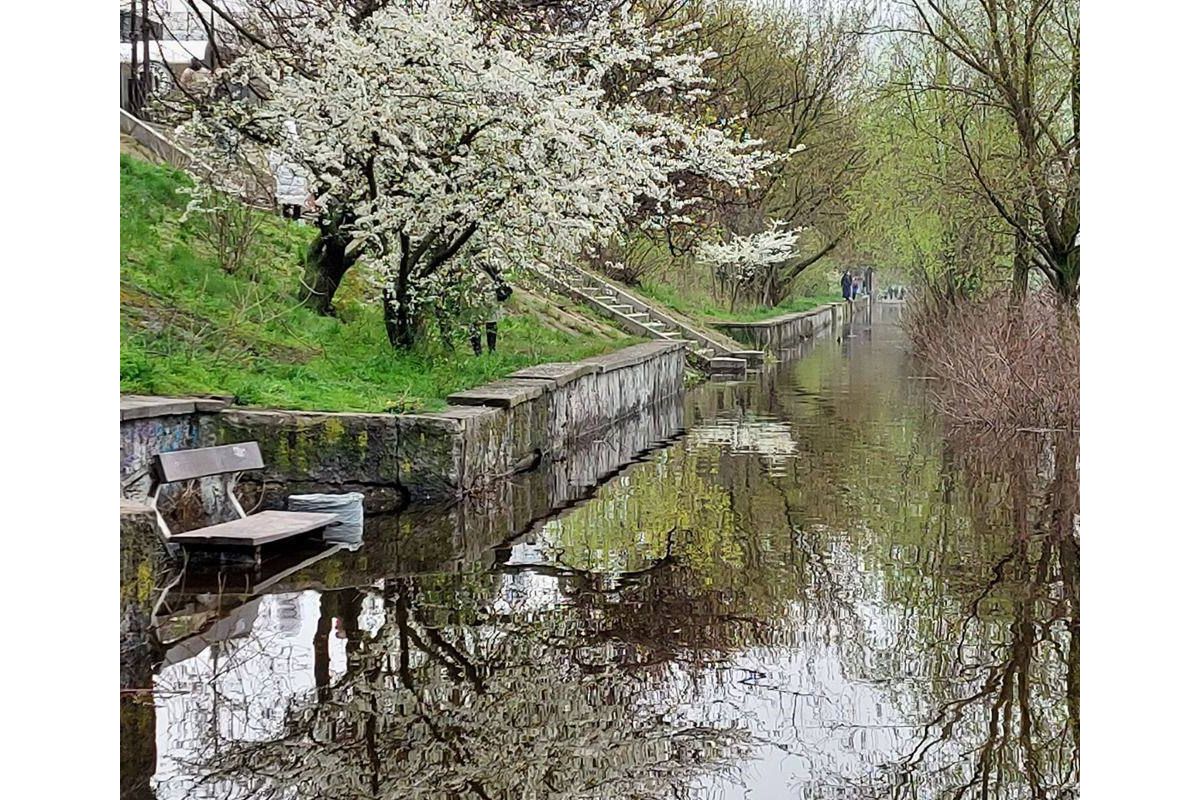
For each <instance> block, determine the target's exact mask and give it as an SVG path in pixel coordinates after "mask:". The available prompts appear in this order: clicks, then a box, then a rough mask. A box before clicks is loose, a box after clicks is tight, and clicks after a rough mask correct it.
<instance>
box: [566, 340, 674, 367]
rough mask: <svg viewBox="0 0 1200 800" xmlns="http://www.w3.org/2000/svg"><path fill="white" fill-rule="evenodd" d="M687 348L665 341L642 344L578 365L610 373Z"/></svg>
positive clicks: (593, 357) (596, 357)
mask: <svg viewBox="0 0 1200 800" xmlns="http://www.w3.org/2000/svg"><path fill="white" fill-rule="evenodd" d="M686 347H687V342H683V341H680V342H668V341H666V340H663V341H658V342H645V343H643V344H635V345H633V346H631V347H626V348H624V349H622V350H618V351H617V352H615V353H606V354H605V355H602V356H592V357H591V358H585V359H583V361H581V362H580V363H582V364H593V365H595V366H596V367H597V368H598V371H599V372H612V371H613V370H618V369H624V368H625V367H632V366H635V365H637V364H643V363H645V362H647V361H650V360H651V359H653V358H657V357H658V356H660V355H662V354H663V353H670V352H672V351H674V350H683V349H685V348H686Z"/></svg>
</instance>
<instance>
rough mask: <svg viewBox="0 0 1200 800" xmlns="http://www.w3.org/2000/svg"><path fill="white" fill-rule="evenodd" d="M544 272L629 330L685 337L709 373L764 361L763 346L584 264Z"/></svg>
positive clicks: (734, 371)
mask: <svg viewBox="0 0 1200 800" xmlns="http://www.w3.org/2000/svg"><path fill="white" fill-rule="evenodd" d="M543 274H544V275H545V277H546V280H547V281H548V282H549V283H550V285H551V287H552V288H553V289H555V290H557V291H559V292H561V293H563V294H565V295H567V296H569V297H572V298H574V299H575V300H578V301H579V302H581V303H583V304H584V305H586V306H588V307H590V308H592V309H594V310H596V311H598V312H600V313H601V314H603V315H605V316H606V317H608V318H609V319H611V320H613V322H615V323H616V324H617V325H618V326H619V327H620V328H621V329H622V330H624V331H627V332H628V333H632V334H634V335H635V336H645V337H647V338H649V339H668V340H671V341H686V342H687V343H688V362H689V363H690V364H692V366H694V367H695V368H697V369H699V370H701V371H702V372H704V373H705V374H707V375H714V376H724V377H733V378H740V377H744V376H745V374H746V371H747V370H748V369H756V368H758V367H760V366H762V359H763V354H762V351H761V350H746V349H743V347H742V345H739V344H738V343H737V342H735V341H734V340H732V339H729V338H728V337H725V336H722V335H720V334H715V333H710V332H707V331H702V330H700V329H699V328H697V327H695V326H694V325H690V324H688V323H687V322H685V321H683V320H682V319H679V318H678V317H676V316H673V315H671V314H668V313H666V312H665V311H663V310H661V309H659V308H657V307H655V306H652V305H650V304H649V303H647V302H646V301H645V300H644V299H642V298H641V297H639V296H637V295H636V294H634V293H633V292H631V291H629V290H628V289H625V288H624V287H622V286H619V285H617V284H615V283H612V282H611V281H608V280H605V279H604V278H601V277H600V276H599V275H596V274H594V273H591V272H588V271H587V270H585V269H581V268H579V267H575V266H567V265H563V266H560V267H558V268H557V269H556V270H555V271H554V272H553V273H551V272H549V271H546V272H544V273H543Z"/></svg>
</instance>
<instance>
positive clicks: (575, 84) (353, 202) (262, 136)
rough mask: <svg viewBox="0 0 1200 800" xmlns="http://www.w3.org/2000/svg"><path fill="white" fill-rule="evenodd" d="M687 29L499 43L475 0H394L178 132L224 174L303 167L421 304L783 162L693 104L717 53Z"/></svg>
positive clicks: (620, 23)
mask: <svg viewBox="0 0 1200 800" xmlns="http://www.w3.org/2000/svg"><path fill="white" fill-rule="evenodd" d="M683 33H686V31H675V32H673V33H672V32H667V31H661V30H649V29H648V28H647V27H646V25H645V24H644V21H643V20H642V19H641V18H640V17H639V16H638V15H637V14H635V13H633V12H630V11H628V10H620V11H616V12H613V13H612V14H610V15H607V16H605V17H603V18H601V19H598V20H595V21H593V22H592V23H590V24H588V25H586V26H582V27H580V28H579V29H578V30H572V31H568V32H552V33H545V34H541V35H538V36H529V37H513V36H507V37H502V36H498V35H496V33H495V31H494V30H490V29H488V28H486V27H485V26H483V25H481V24H480V23H478V22H477V21H476V20H475V19H474V18H473V17H472V16H471V15H470V13H469V11H468V8H467V7H466V5H465V4H464V3H462V2H461V0H423V1H417V0H413V1H411V2H398V1H397V2H392V3H391V4H389V5H388V6H386V7H385V8H383V9H381V10H379V11H376V12H375V13H374V14H373V15H372V16H371V17H370V18H368V19H367V20H366V21H365V22H358V23H356V22H355V21H353V20H352V19H351V18H349V17H348V16H343V15H339V13H337V12H330V13H329V15H328V16H323V17H322V18H315V17H314V18H310V19H307V20H304V21H303V22H302V23H301V24H300V27H298V29H297V30H295V31H294V32H292V34H291V43H292V44H291V46H292V48H293V50H294V48H295V47H296V46H297V43H298V45H299V46H300V47H302V48H303V50H304V55H305V58H304V59H303V64H302V65H300V66H297V61H296V60H295V59H287V58H282V57H280V55H279V53H278V52H277V51H276V50H275V49H272V48H266V47H259V48H251V49H250V50H249V51H248V52H246V53H245V54H244V55H243V56H242V57H240V58H239V59H238V60H237V61H235V62H234V64H233V65H231V66H230V67H228V68H227V69H226V70H224V71H223V72H224V73H225V74H224V75H218V76H216V77H217V80H214V81H213V83H214V85H215V84H219V83H221V80H220V79H222V78H224V79H225V80H227V81H229V80H232V81H233V82H235V83H237V84H239V85H249V86H253V87H254V88H255V94H256V95H257V98H259V99H256V100H255V101H254V102H250V101H247V100H245V99H238V98H232V97H231V98H228V99H224V100H219V101H215V102H212V103H209V104H207V105H205V106H204V107H203V110H202V111H201V110H198V111H197V112H196V113H195V114H194V115H193V118H192V120H191V121H190V122H188V123H186V124H185V125H184V126H183V128H182V129H181V132H182V133H184V134H185V135H186V136H188V137H189V138H190V139H191V140H193V141H197V142H199V143H200V144H199V145H198V148H197V149H198V150H199V151H200V152H201V153H202V154H204V155H205V156H206V157H208V158H209V159H210V163H209V166H211V167H213V168H219V164H218V163H217V162H220V161H221V160H222V159H227V160H230V161H232V160H233V156H235V155H236V157H237V159H238V160H241V161H243V162H244V161H246V160H251V161H254V160H257V161H258V162H259V163H264V162H265V160H266V159H267V158H268V157H270V156H272V155H273V156H274V157H276V158H279V157H282V158H285V159H287V160H288V161H289V162H294V163H295V164H298V165H302V167H303V169H304V170H306V171H307V173H308V178H309V179H310V181H311V183H312V186H313V191H314V194H315V197H316V203H317V207H318V209H320V210H321V212H322V213H323V214H325V215H333V214H338V215H339V218H340V219H343V220H345V221H346V223H345V224H346V227H347V228H348V230H349V231H350V235H351V238H352V241H353V244H352V248H353V252H355V253H356V254H357V255H358V257H359V260H360V263H362V264H364V265H366V266H368V267H370V268H371V269H372V271H373V273H374V275H375V276H376V277H377V278H378V279H379V281H380V284H381V286H382V287H383V288H384V289H385V290H386V291H387V292H388V293H389V296H390V297H392V298H394V300H395V302H396V303H400V304H405V305H407V306H409V307H410V308H412V309H415V310H419V309H420V308H421V307H423V305H424V304H428V303H430V302H436V301H437V299H438V298H441V297H444V296H445V294H446V292H447V282H448V281H457V280H458V279H457V278H455V277H453V276H463V275H466V274H467V273H468V272H470V271H471V270H480V269H481V270H484V271H485V272H487V273H488V274H489V275H492V276H495V275H500V274H504V273H506V272H509V271H511V270H512V269H514V268H519V267H523V266H530V265H533V264H536V263H543V264H554V263H558V262H561V261H563V260H565V259H569V258H571V257H573V256H574V255H576V254H577V253H579V252H580V250H581V249H582V248H584V247H585V246H587V245H588V244H589V243H593V242H596V241H599V240H602V239H605V238H608V237H611V236H613V235H617V234H620V232H621V231H622V229H623V228H624V227H626V226H627V225H629V224H630V219H631V218H632V217H633V216H634V215H635V214H637V215H638V216H639V219H640V220H641V221H643V222H644V221H646V220H649V221H650V222H651V224H660V225H661V224H677V223H678V222H679V221H680V220H684V221H686V219H687V218H686V209H687V208H688V206H689V205H691V204H692V203H693V202H694V201H693V200H692V199H691V198H689V197H688V196H686V195H685V194H684V191H685V190H684V187H685V185H687V186H690V187H694V186H696V185H697V183H698V182H699V183H700V184H705V183H707V184H708V185H711V184H712V183H719V184H725V185H728V186H731V187H744V186H749V185H752V183H753V181H754V177H755V175H756V173H757V172H758V171H759V170H761V169H762V168H764V167H766V166H768V165H769V164H771V163H773V162H774V161H775V160H777V159H778V158H780V157H781V156H779V155H777V154H772V153H766V152H763V151H762V149H761V143H760V142H757V141H735V140H733V139H731V138H729V137H727V136H726V135H725V134H724V133H722V132H721V131H720V130H717V129H715V128H710V127H706V126H705V125H704V124H702V123H700V122H698V121H697V120H696V119H695V116H696V115H691V116H689V115H688V114H687V110H688V107H689V105H690V104H691V102H692V100H693V99H694V98H696V97H697V96H699V95H701V94H702V93H703V92H704V90H705V83H706V79H705V76H704V71H703V66H704V62H705V61H706V60H707V59H708V58H710V57H711V55H712V54H710V53H689V52H687V51H686V49H685V48H683V47H682V45H681V41H682V39H681V37H682V34H683ZM292 130H294V131H295V134H294V135H292V134H291V131H292ZM464 260H465V261H466V262H468V263H466V264H464V263H463V262H464ZM472 285H477V286H478V287H479V291H481V292H486V291H487V283H486V281H484V282H480V281H473V282H472Z"/></svg>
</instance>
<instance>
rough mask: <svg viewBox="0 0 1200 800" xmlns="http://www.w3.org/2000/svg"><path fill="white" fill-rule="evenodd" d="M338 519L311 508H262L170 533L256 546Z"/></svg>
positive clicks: (175, 538)
mask: <svg viewBox="0 0 1200 800" xmlns="http://www.w3.org/2000/svg"><path fill="white" fill-rule="evenodd" d="M336 520H337V515H336V514H318V513H314V512H309V511H261V512H259V513H257V514H254V515H253V516H250V517H244V518H242V519H235V520H233V521H232V522H222V523H221V524H219V525H212V526H210V527H207V528H199V529H197V530H194V531H187V532H185V533H176V534H174V535H172V536H171V538H170V540H169V541H171V542H178V543H179V544H183V545H189V544H191V545H222V546H225V545H235V546H236V545H243V546H249V547H257V546H258V545H263V544H267V543H269V542H277V541H279V540H280V539H288V538H291V537H292V536H299V535H300V534H304V533H309V532H311V531H315V530H319V529H320V528H324V527H325V526H327V525H329V524H330V523H332V522H335V521H336Z"/></svg>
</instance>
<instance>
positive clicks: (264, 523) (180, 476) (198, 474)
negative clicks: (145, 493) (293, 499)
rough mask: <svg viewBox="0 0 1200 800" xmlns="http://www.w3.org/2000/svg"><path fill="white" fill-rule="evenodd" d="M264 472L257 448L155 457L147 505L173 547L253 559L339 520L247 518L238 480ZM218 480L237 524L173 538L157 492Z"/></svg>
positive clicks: (272, 514) (304, 515)
mask: <svg viewBox="0 0 1200 800" xmlns="http://www.w3.org/2000/svg"><path fill="white" fill-rule="evenodd" d="M262 468H263V460H262V453H261V452H260V451H259V449H258V444H257V443H256V442H244V443H242V444H227V445H223V446H221V447H202V448H199V449H197V450H177V451H175V452H172V453H159V454H158V455H156V456H154V457H153V459H152V460H151V462H150V470H151V476H152V477H153V480H154V484H153V488H152V490H151V494H150V501H151V503H152V504H153V506H154V513H155V515H156V516H157V518H158V527H159V530H160V531H161V532H162V535H163V537H164V538H166V540H167V541H168V542H170V543H172V544H182V545H185V546H192V547H200V548H207V549H212V548H225V547H252V548H254V552H255V555H256V557H257V555H258V548H260V547H261V546H262V545H264V544H269V543H271V542H278V541H280V540H283V539H290V538H291V537H293V536H301V535H303V534H306V533H313V532H315V531H319V530H321V529H323V528H325V527H326V526H328V525H329V524H330V523H332V522H334V521H335V520H337V515H335V514H315V513H310V512H305V511H263V512H261V513H259V514H254V515H252V516H246V512H245V511H244V510H243V509H242V505H241V503H239V502H238V500H237V497H235V496H234V493H233V487H234V485H235V484H236V483H237V476H238V474H240V473H242V472H245V471H247V470H255V469H262ZM218 475H220V476H224V484H225V487H224V488H225V495H226V497H227V498H228V499H229V503H230V505H231V506H232V507H233V509H234V511H236V512H237V515H238V519H235V520H233V521H232V522H222V523H220V524H218V525H210V526H209V527H207V528H198V529H196V530H193V531H184V532H180V533H173V532H172V531H171V529H170V527H169V526H168V525H167V522H166V520H164V519H163V516H162V513H161V512H159V510H158V494H159V490H160V489H161V488H162V487H163V486H164V485H166V484H168V483H175V482H177V481H187V480H193V479H195V478H206V477H212V476H218Z"/></svg>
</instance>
